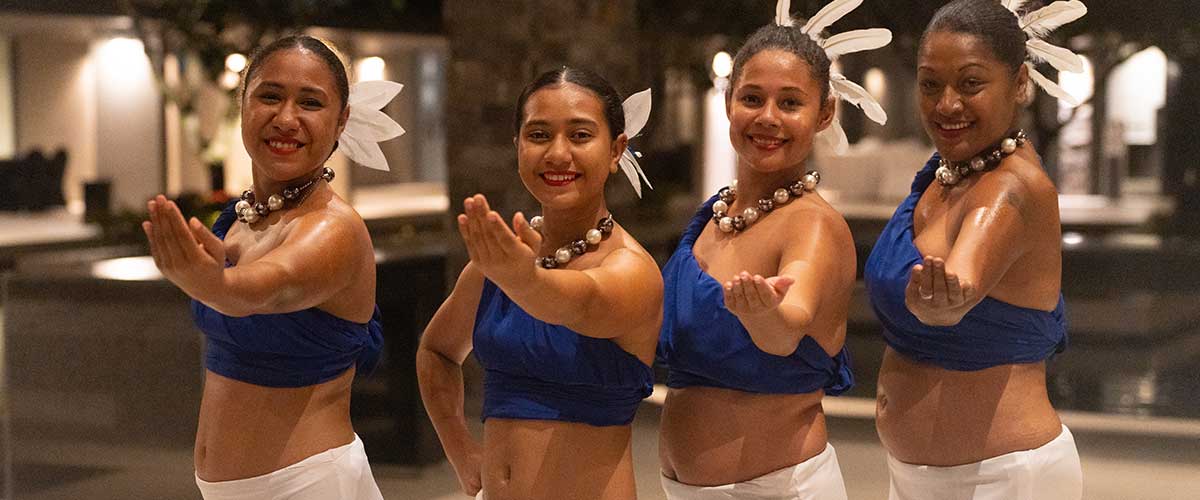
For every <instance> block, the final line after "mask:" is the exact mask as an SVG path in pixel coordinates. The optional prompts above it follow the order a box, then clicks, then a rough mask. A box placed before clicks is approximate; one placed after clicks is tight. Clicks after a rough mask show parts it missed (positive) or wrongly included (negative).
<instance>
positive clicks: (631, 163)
mask: <svg viewBox="0 0 1200 500" xmlns="http://www.w3.org/2000/svg"><path fill="white" fill-rule="evenodd" d="M617 164H618V165H620V166H621V171H622V172H625V177H628V178H629V183H630V184H632V185H633V192H634V193H637V197H638V198H641V197H642V183H641V181H640V180H639V179H638V178H639V177H640V178H641V180H644V181H646V187H648V188H650V189H654V186H651V185H650V180H649V179H647V178H646V173H645V172H643V171H642V166H641V165H640V164H639V163H638V161H637V157H636V156H634V155H633V152H632V151H629V150H628V149H626V150H625V152H624V153H621V159H620V160H619V161H618V162H617Z"/></svg>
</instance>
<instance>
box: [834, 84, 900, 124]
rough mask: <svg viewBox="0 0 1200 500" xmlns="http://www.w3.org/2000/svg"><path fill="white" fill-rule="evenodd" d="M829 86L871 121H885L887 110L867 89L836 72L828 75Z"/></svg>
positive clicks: (835, 93) (882, 122) (840, 97)
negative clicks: (859, 109)
mask: <svg viewBox="0 0 1200 500" xmlns="http://www.w3.org/2000/svg"><path fill="white" fill-rule="evenodd" d="M829 87H830V89H831V90H833V93H834V95H835V96H837V97H838V98H839V99H841V100H843V101H846V102H848V103H850V104H853V105H855V106H858V107H859V108H861V109H862V110H863V113H866V115H867V118H870V119H871V121H873V122H875V123H878V124H880V125H883V124H885V123H887V112H886V111H884V110H883V106H880V105H879V101H876V100H875V98H874V97H872V96H871V94H870V93H869V92H867V89H864V88H862V87H861V86H859V85H858V84H857V83H854V82H852V81H850V80H848V79H847V78H846V77H845V76H842V75H840V74H838V73H833V74H830V75H829Z"/></svg>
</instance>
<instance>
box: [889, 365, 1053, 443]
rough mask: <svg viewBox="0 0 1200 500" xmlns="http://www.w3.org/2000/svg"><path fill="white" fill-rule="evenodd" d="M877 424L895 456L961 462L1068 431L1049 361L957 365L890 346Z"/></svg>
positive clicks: (1042, 440) (1048, 440) (1043, 440)
mask: <svg viewBox="0 0 1200 500" xmlns="http://www.w3.org/2000/svg"><path fill="white" fill-rule="evenodd" d="M876 399H877V400H876V407H875V408H876V409H875V412H876V419H875V425H876V428H877V430H878V431H879V438H880V440H881V441H882V442H883V446H884V448H886V449H887V451H888V453H890V454H891V455H892V456H893V457H895V458H896V459H897V460H900V461H901V462H905V463H910V464H917V465H933V466H941V467H946V466H954V465H963V464H969V463H975V462H979V461H982V460H985V459H988V458H992V457H997V456H1000V455H1004V454H1007V453H1012V452H1014V451H1021V450H1032V449H1035V448H1038V447H1040V446H1042V445H1044V444H1046V443H1048V442H1050V441H1051V440H1053V439H1054V438H1055V437H1058V435H1059V433H1060V432H1061V431H1062V424H1061V422H1060V421H1059V419H1058V414H1057V413H1056V412H1055V411H1054V408H1053V407H1052V406H1051V405H1050V399H1049V397H1048V395H1047V393H1046V364H1045V363H1044V362H1038V363H1030V364H1013V365H1000V366H995V367H991V368H986V369H983V370H977V371H955V370H948V369H945V368H941V367H938V366H934V365H929V364H923V363H918V362H916V361H913V360H911V359H909V358H907V357H905V356H904V355H902V354H900V353H898V352H896V351H895V350H893V349H892V348H890V347H889V348H887V350H886V351H885V352H884V356H883V365H882V367H881V368H880V371H879V392H878V395H877V398H876Z"/></svg>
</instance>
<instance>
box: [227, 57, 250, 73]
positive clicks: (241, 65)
mask: <svg viewBox="0 0 1200 500" xmlns="http://www.w3.org/2000/svg"><path fill="white" fill-rule="evenodd" d="M225 69H227V70H229V71H232V72H234V73H241V72H242V70H243V69H246V56H244V55H241V54H238V53H237V52H234V53H232V54H229V57H226V58H225Z"/></svg>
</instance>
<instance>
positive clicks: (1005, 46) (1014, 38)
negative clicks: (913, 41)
mask: <svg viewBox="0 0 1200 500" xmlns="http://www.w3.org/2000/svg"><path fill="white" fill-rule="evenodd" d="M1037 4H1039V2H1036V1H1032V2H1028V3H1026V5H1025V6H1024V7H1023V8H1022V13H1024V12H1028V11H1031V10H1033V9H1034V8H1035V7H1036V6H1037ZM930 33H962V34H966V35H971V36H974V37H976V38H978V39H980V40H982V41H983V43H985V44H987V46H988V47H989V48H991V49H992V53H993V54H995V56H996V59H997V60H999V61H1000V62H1001V63H1003V64H1004V65H1005V66H1008V67H1009V68H1010V69H1012V70H1013V72H1016V71H1017V70H1019V69H1021V65H1022V64H1024V63H1025V56H1026V51H1025V42H1026V41H1027V40H1028V39H1029V38H1028V36H1026V35H1025V32H1024V31H1022V30H1021V26H1020V23H1019V22H1018V21H1017V16H1015V15H1013V12H1012V11H1010V10H1008V8H1006V7H1004V6H1003V5H1001V4H1000V2H997V1H996V0H955V1H953V2H950V3H948V4H946V5H944V6H942V8H940V9H938V10H937V12H936V13H934V14H933V19H931V20H930V21H929V26H927V27H926V28H925V33H924V34H923V35H921V45H922V46H924V45H925V40H926V38H928V36H929V34H930Z"/></svg>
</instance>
